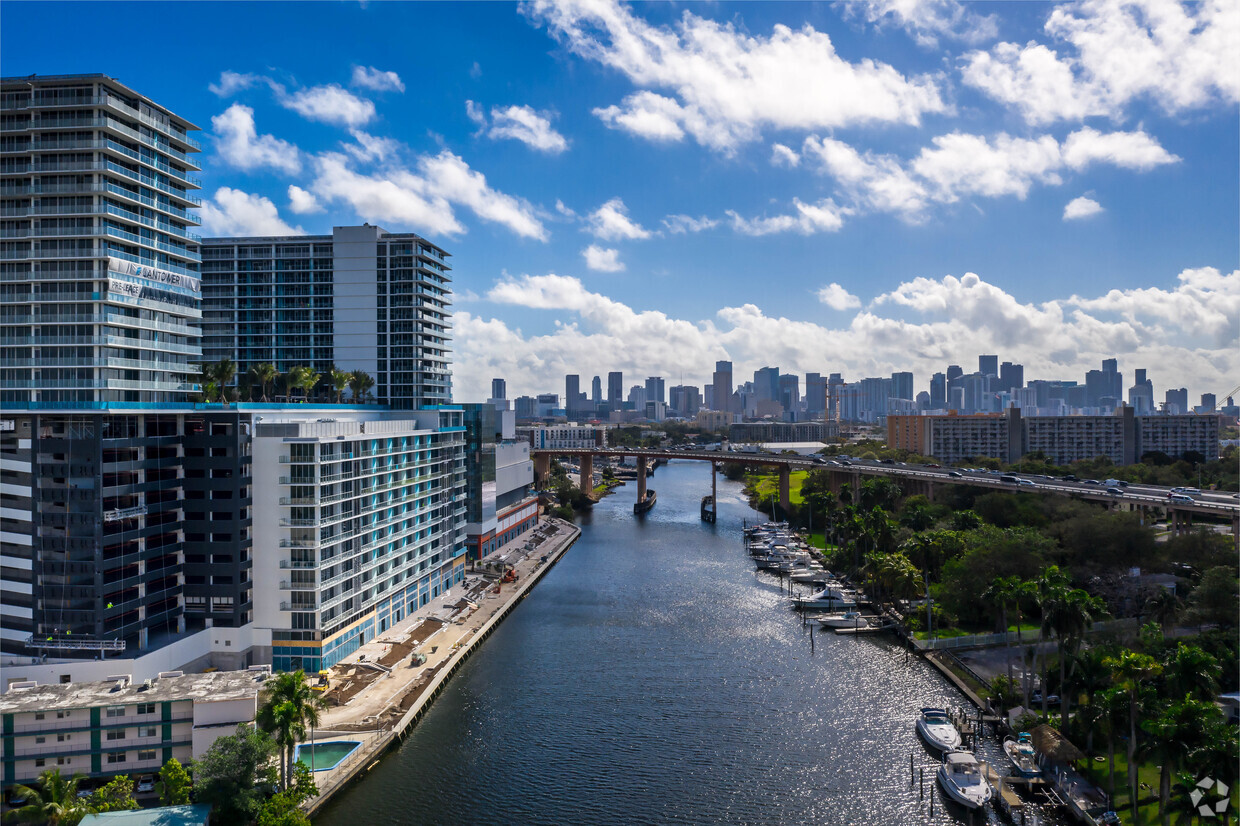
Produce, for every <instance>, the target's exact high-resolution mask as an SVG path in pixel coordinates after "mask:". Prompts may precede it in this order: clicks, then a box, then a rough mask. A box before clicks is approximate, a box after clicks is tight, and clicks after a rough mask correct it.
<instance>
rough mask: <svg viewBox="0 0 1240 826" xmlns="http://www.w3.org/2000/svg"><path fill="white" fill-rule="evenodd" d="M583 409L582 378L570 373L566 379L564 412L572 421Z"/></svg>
mask: <svg viewBox="0 0 1240 826" xmlns="http://www.w3.org/2000/svg"><path fill="white" fill-rule="evenodd" d="M580 409H581V376H579V375H576V374H575V373H569V374H568V375H566V376H565V377H564V410H565V411H566V412H567V414H568V417H569V418H570V419H571V418H573V417H575V416H576V415H577V413H578V411H579V410H580Z"/></svg>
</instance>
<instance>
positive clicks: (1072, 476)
mask: <svg viewBox="0 0 1240 826" xmlns="http://www.w3.org/2000/svg"><path fill="white" fill-rule="evenodd" d="M1063 480H1064V481H1065V482H1079V481H1080V479H1079V478H1077V476H1076V474H1075V473H1069V474H1066V475H1065V476H1064V477H1063Z"/></svg>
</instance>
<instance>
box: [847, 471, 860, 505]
mask: <svg viewBox="0 0 1240 826" xmlns="http://www.w3.org/2000/svg"><path fill="white" fill-rule="evenodd" d="M849 487H851V488H852V503H853V504H854V505H860V504H861V474H860V473H853V475H852V484H851V485H850V486H849Z"/></svg>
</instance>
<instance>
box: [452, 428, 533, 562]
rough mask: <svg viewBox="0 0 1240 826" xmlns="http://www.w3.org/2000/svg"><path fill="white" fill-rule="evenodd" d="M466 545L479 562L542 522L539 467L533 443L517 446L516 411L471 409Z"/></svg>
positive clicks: (467, 439)
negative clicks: (536, 469) (537, 478)
mask: <svg viewBox="0 0 1240 826" xmlns="http://www.w3.org/2000/svg"><path fill="white" fill-rule="evenodd" d="M464 408H465V434H466V436H465V439H466V448H465V449H466V456H467V461H466V463H465V464H466V475H467V478H468V496H467V497H466V499H467V501H468V503H469V506H468V522H467V524H466V526H465V534H466V539H465V542H466V545H467V546H468V548H469V553H470V555H471V556H473V557H474V558H475V559H481V558H482V557H484V556H486V555H487V554H489V553H491V552H493V551H495V550H497V549H499V548H501V547H503V546H504V545H505V544H507V543H508V542H510V541H511V540H513V539H515V538H516V537H518V536H520V535H521V534H523V533H525V532H526V531H527V530H529V529H530V528H532V527H534V525H535V524H536V523H537V521H538V497H537V496H536V495H535V493H534V462H533V460H531V459H530V444H529V442H528V441H525V440H521V441H517V440H516V432H515V428H514V427H513V424H514V416H513V412H512V411H511V410H497V409H496V408H495V406H494V405H490V404H466V405H464Z"/></svg>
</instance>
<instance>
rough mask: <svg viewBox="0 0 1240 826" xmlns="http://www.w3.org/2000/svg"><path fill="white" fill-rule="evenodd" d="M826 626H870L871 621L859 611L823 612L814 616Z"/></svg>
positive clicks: (819, 622) (820, 623)
mask: <svg viewBox="0 0 1240 826" xmlns="http://www.w3.org/2000/svg"><path fill="white" fill-rule="evenodd" d="M814 619H815V620H817V622H818V624H819V625H821V626H822V627H824V628H869V627H870V621H869V620H868V619H866V618H865V617H863V616H861V614H860V613H859V612H857V611H845V612H844V613H842V614H822V615H820V616H817V617H815V618H814Z"/></svg>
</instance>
